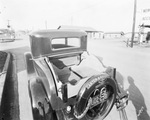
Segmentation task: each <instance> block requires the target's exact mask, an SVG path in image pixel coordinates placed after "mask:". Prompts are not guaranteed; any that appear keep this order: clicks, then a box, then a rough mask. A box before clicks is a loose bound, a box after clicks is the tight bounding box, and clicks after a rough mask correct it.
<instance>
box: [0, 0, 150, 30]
mask: <svg viewBox="0 0 150 120" xmlns="http://www.w3.org/2000/svg"><path fill="white" fill-rule="evenodd" d="M133 5H134V0H0V27H6V26H7V23H8V20H9V23H10V25H11V26H12V27H13V28H14V29H17V30H19V29H45V28H46V26H47V28H49V29H51V28H57V27H58V26H59V25H74V26H86V27H93V28H95V29H97V30H100V31H131V30H132V22H133ZM149 6H150V0H137V7H138V9H137V16H139V14H140V10H141V8H142V7H145V8H148V7H149ZM149 8H150V7H149ZM137 24H140V21H139V20H137Z"/></svg>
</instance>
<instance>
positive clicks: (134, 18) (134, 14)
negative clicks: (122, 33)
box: [131, 0, 137, 47]
mask: <svg viewBox="0 0 150 120" xmlns="http://www.w3.org/2000/svg"><path fill="white" fill-rule="evenodd" d="M136 4H137V0H134V12H133V26H132V38H131V47H133V41H134V34H135V22H136Z"/></svg>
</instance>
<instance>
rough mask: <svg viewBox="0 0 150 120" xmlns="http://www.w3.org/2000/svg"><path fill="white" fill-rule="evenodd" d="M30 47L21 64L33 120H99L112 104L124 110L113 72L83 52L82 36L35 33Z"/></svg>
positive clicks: (84, 38) (84, 36)
mask: <svg viewBox="0 0 150 120" xmlns="http://www.w3.org/2000/svg"><path fill="white" fill-rule="evenodd" d="M30 45H31V53H29V52H28V53H25V60H26V67H27V74H28V80H29V81H28V90H29V96H30V100H31V108H32V114H33V119H34V120H79V119H81V120H93V119H98V120H99V119H104V118H105V117H106V116H107V115H108V114H109V112H110V111H111V109H112V107H113V105H114V104H116V105H117V109H122V108H124V107H125V104H126V103H127V100H123V98H127V96H128V95H122V93H121V92H120V90H119V87H118V84H117V81H116V79H115V74H116V72H115V71H116V69H115V68H112V67H107V66H105V65H104V64H103V62H102V59H101V58H100V57H98V56H95V55H92V54H90V53H89V52H88V51H87V34H86V33H85V32H83V31H79V30H40V31H35V32H32V33H31V34H30ZM122 100H123V101H125V102H121V101H122ZM124 103H125V104H124Z"/></svg>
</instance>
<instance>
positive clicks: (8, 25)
mask: <svg viewBox="0 0 150 120" xmlns="http://www.w3.org/2000/svg"><path fill="white" fill-rule="evenodd" d="M7 21H8V24H7V27H8V28H10V24H9V22H10V20H7Z"/></svg>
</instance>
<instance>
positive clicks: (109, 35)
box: [104, 31, 124, 38]
mask: <svg viewBox="0 0 150 120" xmlns="http://www.w3.org/2000/svg"><path fill="white" fill-rule="evenodd" d="M123 35H124V32H122V31H120V32H105V33H104V38H121V37H122V36H123Z"/></svg>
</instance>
